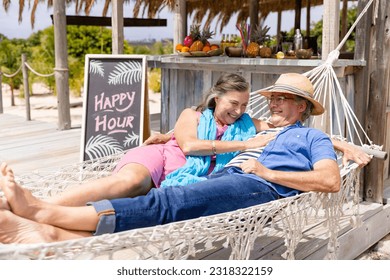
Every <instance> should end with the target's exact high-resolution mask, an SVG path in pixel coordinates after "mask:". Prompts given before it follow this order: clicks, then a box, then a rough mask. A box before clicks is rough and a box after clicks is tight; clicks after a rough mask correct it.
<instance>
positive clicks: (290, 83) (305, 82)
mask: <svg viewBox="0 0 390 280" xmlns="http://www.w3.org/2000/svg"><path fill="white" fill-rule="evenodd" d="M273 92H278V93H290V94H294V95H298V96H300V97H302V98H305V99H307V100H309V101H310V102H311V103H312V104H313V106H314V108H313V111H312V112H311V114H312V115H314V116H315V115H321V114H322V113H324V111H325V109H324V107H323V106H322V105H321V104H320V103H319V102H318V101H316V100H315V99H314V98H313V96H314V88H313V85H312V83H311V82H310V80H309V79H308V78H307V77H305V76H303V75H302V74H298V73H287V74H282V75H280V77H279V79H278V80H277V81H276V82H275V84H274V85H273V86H271V87H269V88H266V89H264V90H260V91H259V93H260V94H261V95H264V96H265V97H271V95H272V93H273Z"/></svg>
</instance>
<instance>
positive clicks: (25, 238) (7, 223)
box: [0, 210, 91, 244]
mask: <svg viewBox="0 0 390 280" xmlns="http://www.w3.org/2000/svg"><path fill="white" fill-rule="evenodd" d="M88 236H91V233H89V232H83V231H70V230H64V229H61V228H58V227H54V226H51V225H46V224H40V223H37V222H34V221H31V220H28V219H25V218H22V217H19V216H17V215H15V214H13V213H12V212H10V211H8V210H0V243H3V244H10V243H48V242H56V241H64V240H70V239H78V238H82V237H88Z"/></svg>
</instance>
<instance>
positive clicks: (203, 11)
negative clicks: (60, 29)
mask: <svg viewBox="0 0 390 280" xmlns="http://www.w3.org/2000/svg"><path fill="white" fill-rule="evenodd" d="M102 1H103V0H102ZM258 1H259V17H260V18H265V17H266V16H267V15H268V14H270V13H271V12H277V11H286V10H294V8H295V1H294V0H258ZM300 1H301V2H302V7H303V8H304V7H306V3H307V1H310V5H311V6H317V5H322V4H323V0H300ZM350 1H352V0H350ZM10 2H11V0H3V7H4V9H5V10H7V9H8V7H9V4H10ZM25 2H26V1H23V0H20V1H19V21H21V20H22V18H21V17H22V13H23V9H24V6H25ZM42 2H46V3H47V5H48V6H49V7H50V6H52V5H53V0H48V1H44V0H43V1H42V0H40V1H39V0H35V1H33V5H32V7H31V24H32V26H34V22H35V10H36V8H37V5H38V4H39V3H42ZM124 2H125V5H124V9H126V6H127V5H126V3H128V2H130V0H124ZM28 3H30V1H28ZM66 3H68V4H69V3H75V7H76V8H75V13H76V14H79V13H80V12H81V11H84V12H85V14H86V15H89V13H90V11H91V9H92V8H93V6H94V5H95V4H96V3H97V0H66ZM104 3H105V5H104V8H103V10H102V15H103V16H105V15H106V14H107V11H108V9H109V6H110V4H111V0H104ZM227 3H228V4H227ZM174 5H175V0H135V5H134V9H133V13H134V17H136V18H137V17H147V18H154V17H155V16H156V15H157V14H158V13H159V12H160V11H161V10H162V9H164V8H165V7H168V9H169V10H171V11H173V10H174ZM187 13H188V14H189V15H192V16H193V18H194V20H195V22H197V23H199V22H201V21H202V20H203V19H204V18H206V24H209V23H211V21H212V20H214V19H216V20H217V26H219V27H220V29H222V28H223V27H224V26H226V25H227V24H228V22H229V20H230V19H231V17H233V16H236V15H237V21H238V22H241V21H242V20H247V19H248V18H249V0H225V1H223V0H219V1H210V0H187Z"/></svg>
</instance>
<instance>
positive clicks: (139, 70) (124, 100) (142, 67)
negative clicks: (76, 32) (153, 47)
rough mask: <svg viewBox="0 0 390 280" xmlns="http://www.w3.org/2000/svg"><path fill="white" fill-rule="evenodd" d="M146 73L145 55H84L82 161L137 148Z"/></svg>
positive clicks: (141, 138)
mask: <svg viewBox="0 0 390 280" xmlns="http://www.w3.org/2000/svg"><path fill="white" fill-rule="evenodd" d="M146 70H147V69H146V57H145V56H139V55H87V56H86V59H85V70H84V71H85V74H84V103H83V106H84V114H83V123H82V126H83V130H82V131H83V133H82V137H81V138H82V139H81V141H82V143H81V145H80V147H81V160H82V161H85V160H93V159H96V158H100V157H104V156H108V155H111V154H115V153H118V152H121V151H123V150H127V149H130V148H133V147H136V146H139V145H141V143H142V140H143V126H144V111H145V110H144V109H145V87H146ZM146 119H147V120H149V119H148V118H146Z"/></svg>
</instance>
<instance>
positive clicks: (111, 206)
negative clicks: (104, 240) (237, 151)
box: [91, 169, 279, 234]
mask: <svg viewBox="0 0 390 280" xmlns="http://www.w3.org/2000/svg"><path fill="white" fill-rule="evenodd" d="M278 198H279V196H278V194H277V193H276V192H275V191H274V190H273V189H272V188H270V187H269V186H266V185H264V184H263V183H261V182H259V181H257V180H254V179H252V178H247V177H244V176H242V175H240V174H234V173H232V174H231V173H230V172H229V169H227V170H224V171H223V172H221V173H217V174H214V175H210V176H209V179H208V180H206V181H202V182H199V183H195V184H191V185H188V186H185V187H166V188H160V189H152V190H151V191H150V192H149V193H148V194H147V195H145V196H138V197H134V198H120V199H114V200H110V201H108V200H103V201H99V202H96V203H91V204H92V205H93V206H95V209H96V211H97V212H98V213H99V212H100V211H102V213H110V211H107V210H114V211H111V213H110V214H109V215H108V216H105V215H101V216H100V218H101V221H100V222H99V224H98V227H97V229H96V233H95V234H103V233H112V232H120V231H125V230H130V229H135V228H141V227H150V226H155V225H161V224H167V223H171V222H176V221H182V220H187V219H193V218H197V217H200V216H208V215H214V214H219V213H223V212H227V211H233V210H237V209H240V208H246V207H250V206H253V205H257V204H261V203H266V202H269V201H271V200H275V199H278ZM113 212H115V216H114V214H113Z"/></svg>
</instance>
